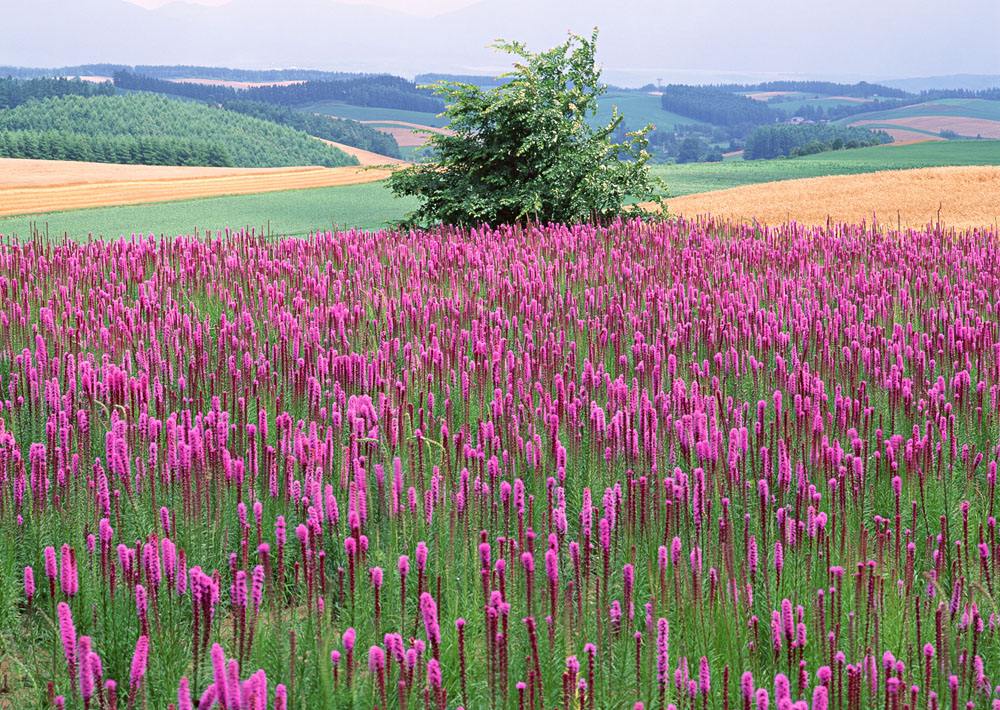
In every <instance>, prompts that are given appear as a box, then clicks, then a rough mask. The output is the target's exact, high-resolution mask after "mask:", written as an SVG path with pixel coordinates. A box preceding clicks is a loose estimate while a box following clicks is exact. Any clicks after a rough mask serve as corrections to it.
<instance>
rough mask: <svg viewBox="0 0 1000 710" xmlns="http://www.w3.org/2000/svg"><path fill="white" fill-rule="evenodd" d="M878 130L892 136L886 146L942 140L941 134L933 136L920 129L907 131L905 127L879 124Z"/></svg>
mask: <svg viewBox="0 0 1000 710" xmlns="http://www.w3.org/2000/svg"><path fill="white" fill-rule="evenodd" d="M878 130H880V131H882V132H883V133H887V134H888V135H889V137H890V138H892V143H886V144H885V145H887V146H897V147H898V146H901V145H912V144H913V143H925V142H926V141H943V140H944V138H942V137H941V136H933V135H929V134H927V133H922V132H921V131H909V130H907V129H905V128H888V127H884V126H879V128H878Z"/></svg>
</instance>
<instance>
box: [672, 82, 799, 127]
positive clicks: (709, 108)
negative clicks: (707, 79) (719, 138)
mask: <svg viewBox="0 0 1000 710" xmlns="http://www.w3.org/2000/svg"><path fill="white" fill-rule="evenodd" d="M661 101H662V105H663V108H664V109H665V110H666V111H671V112H673V113H676V114H679V115H681V116H686V117H688V118H695V119H698V120H699V121H706V122H708V123H713V124H715V125H717V126H729V127H731V128H737V129H738V130H740V132H743V131H745V132H749V130H750V129H752V128H753V126H759V125H762V124H767V123H774V122H776V121H780V120H781V119H782V118H784V115H783V114H781V113H779V112H778V111H775V110H773V109H771V108H769V107H768V106H767V104H765V103H763V102H762V101H754V100H753V99H749V98H747V97H746V96H742V95H740V94H734V93H732V92H731V91H725V90H723V89H717V88H715V87H711V86H688V85H685V84H671V85H670V86H665V87H663V96H662V97H661Z"/></svg>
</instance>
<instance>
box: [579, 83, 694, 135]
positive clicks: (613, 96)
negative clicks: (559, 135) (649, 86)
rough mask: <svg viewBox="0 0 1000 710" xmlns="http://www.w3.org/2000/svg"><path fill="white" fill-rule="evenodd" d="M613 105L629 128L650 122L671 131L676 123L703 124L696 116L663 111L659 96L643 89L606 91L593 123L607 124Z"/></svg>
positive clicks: (632, 128)
mask: <svg viewBox="0 0 1000 710" xmlns="http://www.w3.org/2000/svg"><path fill="white" fill-rule="evenodd" d="M615 106H617V107H618V112H619V113H621V114H622V115H623V116H624V117H625V126H626V128H628V129H629V130H636V129H639V128H642V127H643V126H645V125H646V124H647V123H652V124H653V125H654V126H656V127H657V128H658V129H659V130H661V131H672V130H673V129H674V126H676V125H678V124H680V125H705V124H704V123H703V122H702V121H699V120H698V119H696V118H687V117H686V116H681V115H679V114H676V113H671V112H670V111H664V110H663V107H662V105H661V103H660V97H659V96H652V95H651V94H647V93H645V92H643V91H608V93H606V94H605V95H604V96H602V97H601V99H600V104H599V105H598V109H597V115H596V116H595V117H594V118H593V122H594V124H595V125H596V124H607V122H608V121H610V120H611V111H612V109H613V108H614V107H615Z"/></svg>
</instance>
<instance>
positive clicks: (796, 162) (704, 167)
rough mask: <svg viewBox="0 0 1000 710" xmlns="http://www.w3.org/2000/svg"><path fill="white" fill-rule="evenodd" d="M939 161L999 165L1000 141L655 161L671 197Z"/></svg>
mask: <svg viewBox="0 0 1000 710" xmlns="http://www.w3.org/2000/svg"><path fill="white" fill-rule="evenodd" d="M942 165H1000V141H945V142H940V143H914V144H911V145H902V146H893V145H884V146H882V145H880V146H873V147H871V148H856V149H854V150H840V151H836V152H830V153H818V154H816V155H807V156H803V157H801V158H778V159H775V160H734V161H731V162H722V163H688V164H685V165H654V166H653V168H652V170H653V172H654V173H655V174H656V175H658V176H659V177H661V178H662V179H663V180H665V181H666V183H667V190H668V192H669V194H670V195H672V196H674V197H678V196H680V195H689V194H693V193H696V192H709V191H711V190H724V189H726V188H728V187H738V186H739V185H750V184H753V183H758V182H771V181H773V180H794V179H795V178H807V177H820V176H823V175H850V174H855V173H869V172H874V171H876V170H904V169H908V168H930V167H937V166H942Z"/></svg>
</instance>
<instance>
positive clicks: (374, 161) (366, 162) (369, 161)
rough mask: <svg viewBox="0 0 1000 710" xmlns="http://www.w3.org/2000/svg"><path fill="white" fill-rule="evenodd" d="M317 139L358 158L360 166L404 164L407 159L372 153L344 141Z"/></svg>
mask: <svg viewBox="0 0 1000 710" xmlns="http://www.w3.org/2000/svg"><path fill="white" fill-rule="evenodd" d="M317 140H320V141H323V142H324V143H326V144H327V145H332V146H333V147H334V148H339V149H340V150H342V151H344V152H345V153H347V154H348V155H350V156H353V157H355V158H357V159H358V163H359V164H360V165H361V166H362V167H370V166H373V165H406V163H407V161H405V160H401V159H400V158H391V157H389V156H388V155H382V154H381V153H373V152H372V151H370V150H365V149H364V148H355V147H354V146H353V145H347V144H346V143H338V142H337V141H330V140H327V139H325V138H318V139H317Z"/></svg>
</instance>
